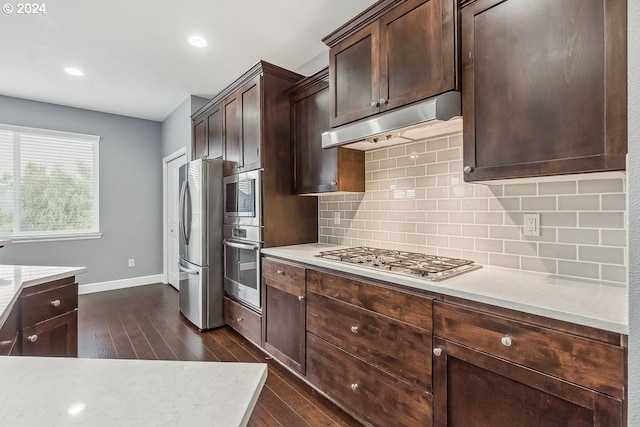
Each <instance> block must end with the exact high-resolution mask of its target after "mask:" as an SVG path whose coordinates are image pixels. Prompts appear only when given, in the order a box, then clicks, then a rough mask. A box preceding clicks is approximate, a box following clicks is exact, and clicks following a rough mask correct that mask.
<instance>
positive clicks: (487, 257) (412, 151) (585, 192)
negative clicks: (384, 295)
mask: <svg viewBox="0 0 640 427" xmlns="http://www.w3.org/2000/svg"><path fill="white" fill-rule="evenodd" d="M365 160H366V164H365V168H366V171H365V177H366V183H365V189H366V192H365V193H359V194H358V193H356V194H335V195H323V196H320V197H319V205H318V206H319V212H318V227H319V228H318V232H319V240H320V241H322V242H330V243H337V244H344V245H353V246H361V245H368V246H372V247H384V248H389V249H401V250H409V251H419V252H425V253H432V254H438V255H443V256H454V257H462V258H465V259H472V260H474V261H476V262H479V263H480V264H488V265H497V266H503V267H509V268H520V269H524V270H532V271H541V272H546V273H551V274H561V275H568V276H574V277H583V278H592V279H601V280H606V281H612V282H617V283H620V284H621V285H622V286H623V285H624V283H626V281H627V267H626V251H627V250H626V247H627V241H626V240H627V238H626V232H627V230H626V229H625V226H626V224H625V209H626V203H625V198H626V196H625V183H624V179H622V178H606V179H601V178H599V177H597V176H594V175H584V176H581V175H576V176H573V177H569V178H568V179H567V177H563V178H562V179H559V180H558V181H553V178H547V179H543V180H539V181H536V180H534V179H531V180H527V181H525V182H524V183H523V182H518V183H509V182H508V181H501V182H500V183H495V184H470V183H466V182H464V180H463V176H462V171H461V169H462V135H461V134H456V135H449V136H443V137H437V138H432V139H428V140H425V141H418V142H415V143H409V144H405V145H400V146H393V147H388V148H381V149H377V150H372V151H368V152H366V153H365ZM334 212H341V217H342V218H343V219H342V221H341V224H340V225H334V224H333V214H334ZM524 213H540V215H541V218H540V220H541V235H540V236H539V237H534V236H524V235H523V214H524Z"/></svg>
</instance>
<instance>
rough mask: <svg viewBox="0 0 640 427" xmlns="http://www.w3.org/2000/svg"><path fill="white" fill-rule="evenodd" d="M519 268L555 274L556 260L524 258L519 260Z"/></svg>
mask: <svg viewBox="0 0 640 427" xmlns="http://www.w3.org/2000/svg"><path fill="white" fill-rule="evenodd" d="M520 268H522V269H523V270H532V271H540V272H543V273H551V274H556V273H557V270H556V260H555V259H553V258H539V257H535V258H534V257H526V256H523V257H521V258H520Z"/></svg>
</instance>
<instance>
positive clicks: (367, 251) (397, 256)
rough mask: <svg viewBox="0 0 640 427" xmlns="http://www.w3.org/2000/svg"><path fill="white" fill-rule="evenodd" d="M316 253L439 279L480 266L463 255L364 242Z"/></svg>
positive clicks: (347, 261)
mask: <svg viewBox="0 0 640 427" xmlns="http://www.w3.org/2000/svg"><path fill="white" fill-rule="evenodd" d="M316 256H317V257H320V258H325V259H329V260H333V261H340V262H346V263H351V264H357V265H361V266H363V267H370V268H376V269H379V270H387V271H392V272H395V273H400V274H405V275H410V276H418V277H422V278H425V279H428V280H442V279H446V278H448V277H452V276H456V275H458V274H462V273H465V272H467V271H472V270H477V269H479V268H482V266H481V265H478V264H475V263H474V262H473V261H469V260H465V259H458V258H449V257H443V256H437V255H426V254H420V253H416V252H406V251H397V250H390V249H378V248H370V247H366V246H359V247H356V248H346V249H336V250H331V251H323V252H320V253H319V254H318V255H316Z"/></svg>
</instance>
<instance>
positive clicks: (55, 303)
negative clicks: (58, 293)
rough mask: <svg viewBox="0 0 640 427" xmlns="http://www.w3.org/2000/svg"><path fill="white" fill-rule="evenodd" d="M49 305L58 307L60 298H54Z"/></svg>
mask: <svg viewBox="0 0 640 427" xmlns="http://www.w3.org/2000/svg"><path fill="white" fill-rule="evenodd" d="M51 305H52V306H53V307H60V300H59V299H55V300H53V301H51Z"/></svg>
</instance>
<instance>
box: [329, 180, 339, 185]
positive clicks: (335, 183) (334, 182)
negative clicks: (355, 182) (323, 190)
mask: <svg viewBox="0 0 640 427" xmlns="http://www.w3.org/2000/svg"><path fill="white" fill-rule="evenodd" d="M330 184H331V185H338V183H337V182H336V181H331V182H330Z"/></svg>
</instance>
